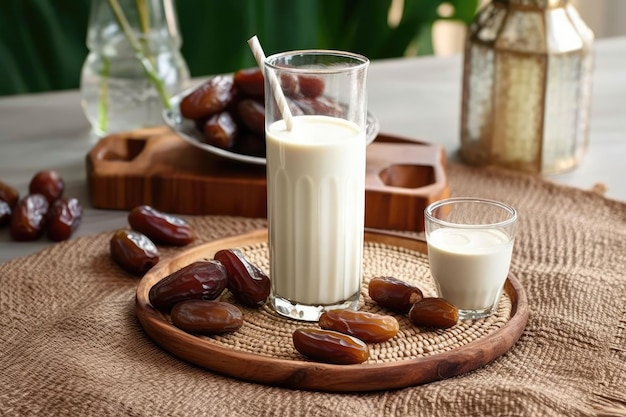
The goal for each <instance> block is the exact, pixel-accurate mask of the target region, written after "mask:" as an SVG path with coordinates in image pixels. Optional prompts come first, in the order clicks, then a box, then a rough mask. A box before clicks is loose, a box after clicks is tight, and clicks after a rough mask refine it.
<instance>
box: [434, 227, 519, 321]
mask: <svg viewBox="0 0 626 417" xmlns="http://www.w3.org/2000/svg"><path fill="white" fill-rule="evenodd" d="M512 252H513V240H512V239H510V238H509V237H508V236H507V235H506V234H505V233H503V232H502V231H499V230H494V229H454V228H441V229H437V230H434V231H432V232H431V233H430V235H429V237H428V258H429V262H430V270H431V273H432V275H433V277H434V278H435V281H436V282H437V285H438V287H439V291H440V296H441V297H443V298H445V299H446V300H448V301H449V302H451V303H452V304H454V305H455V306H456V307H457V308H459V309H463V310H483V309H487V308H489V307H491V306H492V305H493V304H494V303H495V302H496V301H497V299H498V298H499V296H500V293H501V291H502V287H503V285H504V281H505V280H506V277H507V275H508V274H509V264H510V262H511V255H512Z"/></svg>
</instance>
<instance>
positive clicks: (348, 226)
mask: <svg viewBox="0 0 626 417" xmlns="http://www.w3.org/2000/svg"><path fill="white" fill-rule="evenodd" d="M266 147H267V180H268V181H267V182H268V222H269V233H270V275H271V281H272V294H273V296H274V297H280V298H285V299H288V300H290V301H291V302H293V303H300V304H305V305H332V304H336V303H339V302H341V301H344V300H347V299H348V298H350V297H352V296H354V295H355V294H358V293H359V291H360V289H361V264H362V256H363V222H364V210H365V132H364V130H362V129H359V128H358V127H357V126H356V125H355V124H353V123H351V122H348V121H346V120H342V119H338V118H334V117H328V116H296V117H294V127H293V129H292V131H290V132H289V131H286V129H285V124H284V122H283V121H278V122H275V123H273V124H272V125H271V126H270V127H269V129H268V131H267V135H266Z"/></svg>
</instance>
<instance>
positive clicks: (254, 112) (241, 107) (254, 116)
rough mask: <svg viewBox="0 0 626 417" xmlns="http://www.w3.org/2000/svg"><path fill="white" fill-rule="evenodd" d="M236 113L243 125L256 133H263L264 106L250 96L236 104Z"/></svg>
mask: <svg viewBox="0 0 626 417" xmlns="http://www.w3.org/2000/svg"><path fill="white" fill-rule="evenodd" d="M237 115H238V116H239V119H241V121H242V123H243V124H244V126H245V127H247V128H248V130H250V131H251V132H252V133H256V134H257V135H263V134H265V106H264V105H263V104H261V103H259V102H258V101H256V100H252V99H250V98H246V99H243V100H241V101H240V102H239V104H237Z"/></svg>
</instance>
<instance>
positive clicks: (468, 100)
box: [461, 0, 594, 174]
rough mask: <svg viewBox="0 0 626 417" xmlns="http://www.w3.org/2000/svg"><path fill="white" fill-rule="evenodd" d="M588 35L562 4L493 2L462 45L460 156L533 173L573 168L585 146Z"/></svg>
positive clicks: (549, 0)
mask: <svg viewBox="0 0 626 417" xmlns="http://www.w3.org/2000/svg"><path fill="white" fill-rule="evenodd" d="M593 39H594V36H593V33H592V31H591V30H590V29H589V28H588V27H587V25H586V24H585V23H584V22H583V20H582V19H581V18H580V16H579V14H578V12H577V11H576V9H575V8H574V6H572V5H571V4H570V2H569V0H493V1H492V2H491V3H488V4H487V5H486V6H485V7H484V8H483V9H481V10H480V11H479V12H478V14H477V15H476V18H475V20H474V22H473V23H472V24H471V26H470V29H469V33H468V36H467V40H466V45H465V54H464V68H463V93H462V108H461V156H462V158H463V159H464V160H465V161H466V162H468V163H470V164H473V165H497V166H502V167H505V168H510V169H515V170H519V171H525V172H533V173H542V174H550V173H559V172H563V171H567V170H569V169H572V168H573V167H575V166H576V165H577V164H578V163H579V161H580V160H581V158H582V156H583V154H584V152H585V150H586V147H587V142H588V129H589V109H590V103H591V78H592V70H593V52H592V45H593Z"/></svg>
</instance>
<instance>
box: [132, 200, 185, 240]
mask: <svg viewBox="0 0 626 417" xmlns="http://www.w3.org/2000/svg"><path fill="white" fill-rule="evenodd" d="M128 224H130V227H132V228H133V229H134V230H136V231H137V232H140V233H143V234H144V235H146V236H148V238H149V239H150V240H152V241H154V242H157V243H160V244H163V245H171V246H185V245H188V244H189V243H191V242H193V240H194V233H193V230H192V229H191V226H189V224H188V223H187V222H186V221H185V220H183V219H181V218H179V217H176V216H172V215H171V214H167V213H162V212H160V211H159V210H156V209H155V208H153V207H151V206H149V205H145V204H144V205H140V206H137V207H135V208H134V209H132V210H131V211H130V212H129V213H128Z"/></svg>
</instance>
